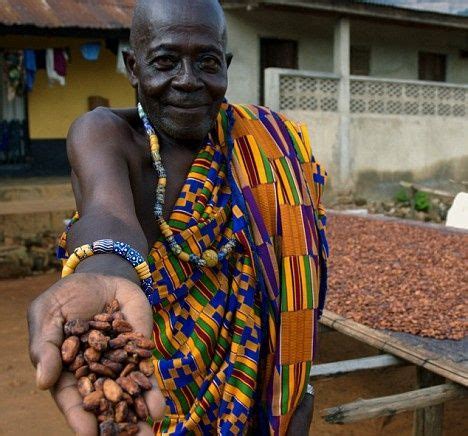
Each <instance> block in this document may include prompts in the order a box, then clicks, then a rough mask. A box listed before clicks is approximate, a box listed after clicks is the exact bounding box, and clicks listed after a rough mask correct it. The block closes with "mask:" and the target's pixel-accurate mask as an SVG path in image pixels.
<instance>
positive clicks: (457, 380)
mask: <svg viewBox="0 0 468 436" xmlns="http://www.w3.org/2000/svg"><path fill="white" fill-rule="evenodd" d="M320 323H321V327H322V328H324V329H325V330H330V329H331V330H335V331H337V332H340V333H342V334H344V335H346V336H349V337H351V338H354V339H356V340H358V341H361V342H364V343H365V344H368V345H370V346H372V347H374V348H376V349H378V350H379V351H381V352H382V353H383V354H381V355H378V356H372V357H366V358H363V359H353V360H346V361H341V362H333V363H326V364H321V365H315V366H313V367H312V370H311V374H310V375H311V378H312V379H317V378H324V377H336V376H338V375H342V374H347V373H351V372H355V371H361V370H366V369H374V368H386V367H391V366H397V365H405V364H413V365H416V366H417V374H418V388H419V389H417V390H415V391H411V392H406V393H403V394H397V395H390V396H386V397H380V398H373V399H369V400H358V401H355V402H352V403H348V404H343V405H341V406H337V407H332V408H330V409H326V410H324V411H323V412H322V416H323V417H324V419H325V420H326V421H327V422H330V423H336V424H344V423H347V422H354V421H359V420H363V419H369V418H376V417H379V416H389V415H394V414H396V413H399V412H403V411H408V410H415V419H414V432H413V434H414V435H415V436H422V435H424V436H441V435H442V421H443V404H444V403H445V402H446V401H448V400H453V399H460V398H464V397H467V396H468V389H467V387H468V338H465V339H464V340H461V341H454V340H440V339H432V338H424V337H420V336H416V335H412V334H408V333H397V332H391V331H387V330H376V329H373V328H370V327H366V326H364V325H362V324H359V323H357V322H354V321H352V320H350V319H346V318H343V317H341V316H339V315H337V314H335V313H333V312H329V311H327V310H325V311H324V312H323V316H322V318H321V320H320Z"/></svg>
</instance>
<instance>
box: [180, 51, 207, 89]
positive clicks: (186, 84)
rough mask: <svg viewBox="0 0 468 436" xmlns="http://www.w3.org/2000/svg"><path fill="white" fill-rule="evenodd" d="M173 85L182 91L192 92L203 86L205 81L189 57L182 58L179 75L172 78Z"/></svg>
mask: <svg viewBox="0 0 468 436" xmlns="http://www.w3.org/2000/svg"><path fill="white" fill-rule="evenodd" d="M172 86H173V87H174V88H176V89H178V90H180V91H184V92H192V91H196V90H197V89H200V88H202V87H203V82H202V81H201V80H200V78H199V77H198V75H197V73H196V69H195V67H194V65H193V64H192V62H191V61H190V60H189V59H184V60H182V63H181V66H180V69H179V71H178V73H177V75H176V76H175V77H174V78H173V79H172Z"/></svg>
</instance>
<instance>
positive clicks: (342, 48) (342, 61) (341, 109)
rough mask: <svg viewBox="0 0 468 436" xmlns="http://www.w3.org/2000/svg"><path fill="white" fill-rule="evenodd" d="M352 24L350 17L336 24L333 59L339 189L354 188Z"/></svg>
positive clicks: (337, 186)
mask: <svg viewBox="0 0 468 436" xmlns="http://www.w3.org/2000/svg"><path fill="white" fill-rule="evenodd" d="M349 53H350V24H349V19H348V18H340V19H339V20H338V21H337V23H336V25H335V34H334V45H333V61H334V72H335V74H337V75H338V76H339V77H340V81H339V86H338V113H339V117H340V123H339V131H338V147H337V150H336V159H337V161H338V168H339V174H338V184H337V185H335V186H334V188H335V189H336V190H337V191H345V190H349V189H353V180H352V153H351V144H350V140H349V123H350V116H349V112H350V108H349V107H350V82H349V76H350V69H349V56H350V55H349Z"/></svg>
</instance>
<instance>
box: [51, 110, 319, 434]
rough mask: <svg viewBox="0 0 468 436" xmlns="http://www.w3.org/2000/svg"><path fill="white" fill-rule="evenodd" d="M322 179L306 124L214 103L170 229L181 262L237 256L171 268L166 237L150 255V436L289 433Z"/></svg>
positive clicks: (310, 325) (305, 337) (307, 326)
mask: <svg viewBox="0 0 468 436" xmlns="http://www.w3.org/2000/svg"><path fill="white" fill-rule="evenodd" d="M169 177H170V175H169ZM325 179H326V172H325V171H324V170H323V168H322V167H321V166H320V164H319V163H317V162H316V161H315V159H314V157H313V155H312V150H311V144H310V139H309V135H308V133H307V129H306V128H305V126H304V125H302V124H296V123H294V122H292V121H290V120H288V119H287V118H286V117H284V116H282V115H280V114H277V113H275V112H273V111H270V110H269V109H266V108H263V107H258V106H247V105H230V104H227V103H225V104H223V106H222V107H221V110H220V113H219V116H218V119H217V124H216V127H215V128H214V129H213V131H212V132H211V134H210V137H209V140H208V141H207V143H206V144H205V146H204V147H203V148H202V149H201V151H200V153H199V154H198V156H197V158H196V159H195V161H194V162H193V165H192V168H191V170H190V172H189V175H188V177H187V180H186V183H185V185H184V187H183V188H182V190H181V192H180V194H179V198H178V200H177V202H176V204H175V206H174V209H173V210H172V212H171V216H170V219H169V221H168V223H169V225H170V226H171V228H172V230H173V232H174V234H175V238H176V240H177V242H178V243H179V244H180V245H181V246H182V247H183V249H184V250H186V251H187V252H192V253H195V254H197V255H200V254H201V253H202V252H203V251H205V250H206V249H207V248H208V247H210V248H212V249H215V250H216V249H221V247H223V246H224V245H225V244H226V242H227V241H229V240H232V239H235V240H236V241H237V244H236V247H235V249H234V251H233V252H232V253H231V255H229V256H228V257H227V258H225V259H223V260H222V261H220V262H219V264H218V265H217V266H215V267H212V268H208V267H202V268H200V267H197V266H194V265H193V264H190V263H185V262H182V261H180V260H179V259H178V258H177V257H175V256H174V255H173V254H172V253H171V251H170V249H169V248H168V246H167V243H166V241H165V240H164V239H163V238H161V239H160V240H158V241H157V242H156V243H155V244H154V246H153V247H152V249H151V251H150V253H149V256H148V262H149V264H150V267H151V271H152V275H153V279H154V294H153V295H152V296H151V298H150V303H151V304H152V306H153V309H154V339H155V344H156V349H155V350H154V351H153V355H154V362H155V376H156V380H157V382H158V385H159V388H160V389H161V391H162V393H163V394H164V396H165V398H166V404H167V410H166V414H165V417H164V419H163V420H162V421H161V422H155V423H153V429H154V432H155V434H158V435H159V434H177V435H179V434H213V433H217V434H222V435H230V434H246V433H247V432H249V431H250V432H252V431H257V432H259V433H261V434H271V435H283V434H286V432H287V428H288V425H289V422H290V419H291V417H292V415H293V413H294V411H295V409H296V407H297V406H298V404H299V403H300V401H301V399H302V397H303V395H304V393H305V391H306V387H307V383H308V380H309V372H310V367H311V364H312V360H313V358H314V351H315V344H316V336H317V335H316V332H317V321H318V319H319V316H320V314H321V311H322V309H323V305H324V301H325V292H326V282H327V266H326V265H327V256H328V246H327V242H326V237H325V224H326V218H325V212H324V209H323V207H322V204H321V198H322V191H323V186H324V183H325ZM77 218H78V217H77V216H75V218H74V219H75V220H76V219H77ZM65 245H66V238H65V236H63V237H62V239H61V242H60V246H61V249H60V248H59V250H60V251H61V253H62V254H64V252H65Z"/></svg>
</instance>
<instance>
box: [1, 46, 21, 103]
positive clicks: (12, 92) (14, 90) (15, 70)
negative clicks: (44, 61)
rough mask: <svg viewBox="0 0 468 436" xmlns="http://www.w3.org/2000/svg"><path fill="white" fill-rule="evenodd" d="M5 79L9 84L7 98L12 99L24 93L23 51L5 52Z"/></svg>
mask: <svg viewBox="0 0 468 436" xmlns="http://www.w3.org/2000/svg"><path fill="white" fill-rule="evenodd" d="M3 56H4V71H3V74H4V81H5V82H6V84H7V99H8V101H12V100H13V99H14V98H15V97H17V96H22V95H23V90H24V76H23V52H22V51H20V50H18V51H6V52H5V53H4V55H3Z"/></svg>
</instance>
